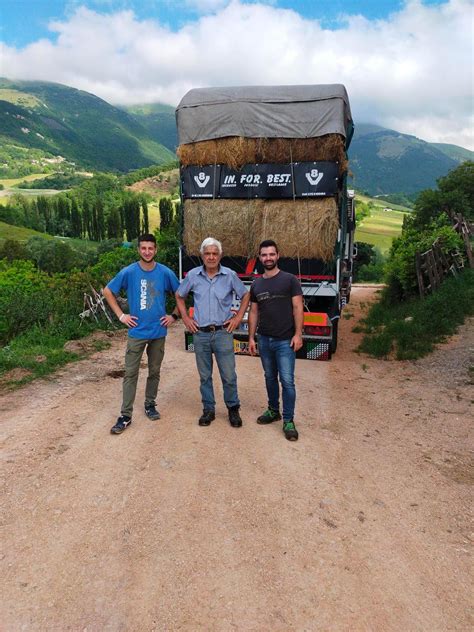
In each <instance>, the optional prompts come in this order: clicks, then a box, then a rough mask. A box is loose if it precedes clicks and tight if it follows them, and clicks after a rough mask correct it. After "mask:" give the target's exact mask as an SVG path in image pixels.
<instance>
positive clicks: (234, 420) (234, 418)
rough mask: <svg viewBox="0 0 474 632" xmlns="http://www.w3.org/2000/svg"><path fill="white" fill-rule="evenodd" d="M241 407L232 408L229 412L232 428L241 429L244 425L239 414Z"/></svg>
mask: <svg viewBox="0 0 474 632" xmlns="http://www.w3.org/2000/svg"><path fill="white" fill-rule="evenodd" d="M239 408H240V406H232V408H228V411H229V422H230V425H231V426H232V428H240V426H241V425H242V417H241V416H240V413H239Z"/></svg>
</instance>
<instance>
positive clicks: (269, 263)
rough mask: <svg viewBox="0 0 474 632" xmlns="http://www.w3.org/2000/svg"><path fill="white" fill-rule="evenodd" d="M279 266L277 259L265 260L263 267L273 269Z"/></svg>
mask: <svg viewBox="0 0 474 632" xmlns="http://www.w3.org/2000/svg"><path fill="white" fill-rule="evenodd" d="M276 266H277V261H265V263H264V264H263V267H264V268H265V270H273V269H274V268H276Z"/></svg>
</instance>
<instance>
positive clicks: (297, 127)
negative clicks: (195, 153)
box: [176, 84, 352, 145]
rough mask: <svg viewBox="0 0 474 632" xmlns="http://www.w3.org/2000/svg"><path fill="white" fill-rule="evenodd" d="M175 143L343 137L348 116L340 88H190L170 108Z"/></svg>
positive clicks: (347, 123) (350, 125)
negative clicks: (227, 138) (172, 109)
mask: <svg viewBox="0 0 474 632" xmlns="http://www.w3.org/2000/svg"><path fill="white" fill-rule="evenodd" d="M176 124H177V127H178V140H179V144H180V145H181V144H184V143H195V142H198V141H200V140H211V139H214V138H224V137H225V136H246V137H249V138H313V137H315V136H322V135H323V134H341V135H342V136H344V137H346V136H347V135H349V138H348V139H347V140H348V141H349V140H350V132H349V130H350V129H351V127H352V117H351V110H350V105H349V99H348V96H347V92H346V89H345V87H344V86H343V85H341V84H332V85H319V86H239V87H231V88H195V89H193V90H190V91H189V92H188V93H187V94H185V96H184V97H183V98H182V99H181V102H180V103H179V105H178V107H177V108H176Z"/></svg>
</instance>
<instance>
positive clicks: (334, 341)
mask: <svg viewBox="0 0 474 632" xmlns="http://www.w3.org/2000/svg"><path fill="white" fill-rule="evenodd" d="M338 326H339V318H336V320H333V321H332V338H331V353H336V349H337V330H338Z"/></svg>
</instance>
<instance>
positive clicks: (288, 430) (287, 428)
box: [283, 419, 298, 441]
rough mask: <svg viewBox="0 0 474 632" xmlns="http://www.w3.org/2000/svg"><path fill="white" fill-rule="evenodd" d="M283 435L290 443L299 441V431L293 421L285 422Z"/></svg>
mask: <svg viewBox="0 0 474 632" xmlns="http://www.w3.org/2000/svg"><path fill="white" fill-rule="evenodd" d="M283 434H284V435H285V437H286V438H287V439H288V441H298V430H296V426H295V423H294V421H293V419H289V420H288V421H284V422H283Z"/></svg>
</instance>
